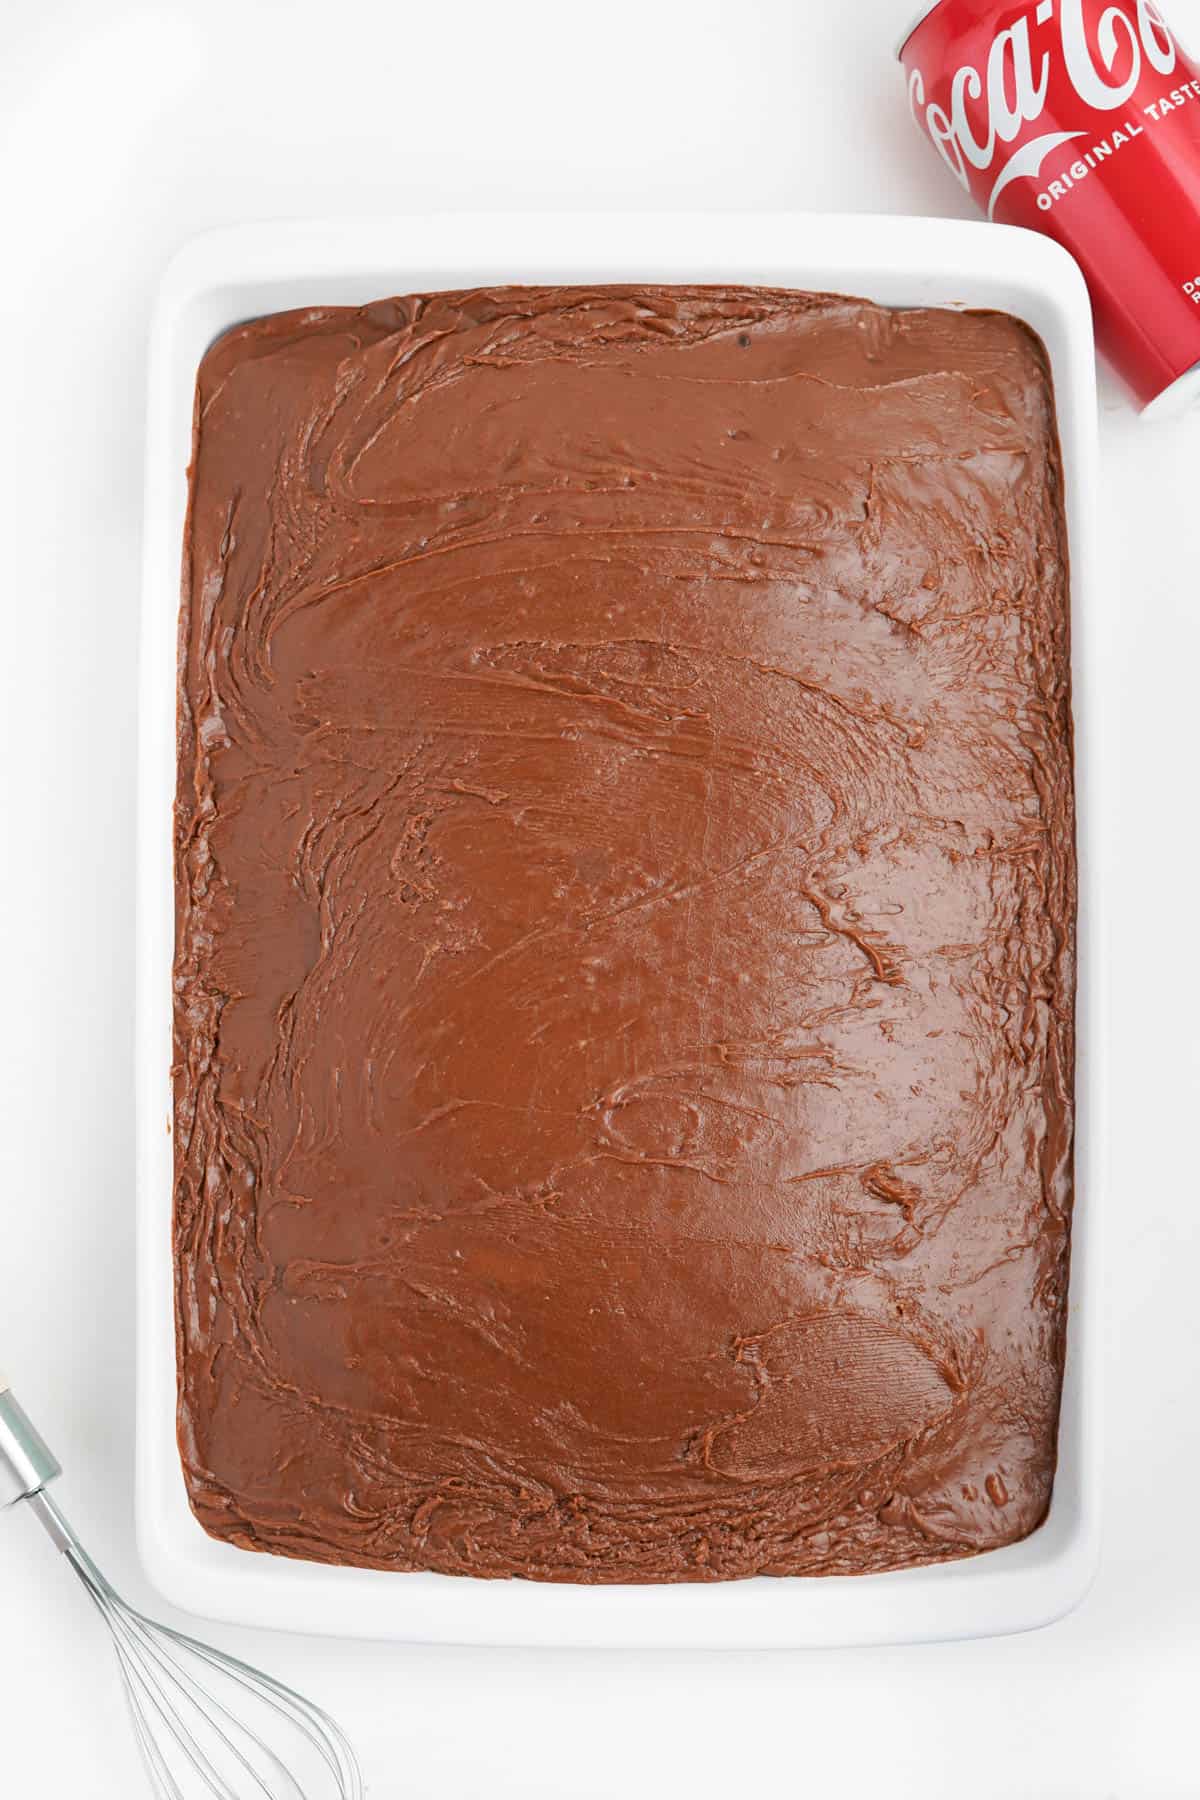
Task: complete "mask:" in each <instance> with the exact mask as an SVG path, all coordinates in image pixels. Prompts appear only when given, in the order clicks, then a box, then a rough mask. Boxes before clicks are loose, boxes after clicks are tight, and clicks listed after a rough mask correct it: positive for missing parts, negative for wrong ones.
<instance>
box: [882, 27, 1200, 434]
mask: <svg viewBox="0 0 1200 1800" xmlns="http://www.w3.org/2000/svg"><path fill="white" fill-rule="evenodd" d="M900 60H901V62H902V63H903V65H904V69H905V72H906V74H907V76H908V95H909V103H910V105H911V107H912V110H913V114H914V116H915V118H916V120H917V123H918V125H919V126H920V127H921V129H922V130H923V131H924V132H925V133H926V134H927V135H928V136H929V138H930V139H931V141H932V143H933V146H934V148H935V150H937V152H938V154H939V156H940V157H941V158H942V161H943V162H944V163H945V164H946V166H947V167H948V169H949V170H950V172H951V174H952V175H953V176H954V177H955V178H956V180H958V181H959V182H960V183H961V184H962V186H963V187H964V188H966V190H967V192H968V193H970V194H972V195H974V197H975V199H976V200H977V201H978V203H979V205H980V206H981V207H982V208H983V210H984V211H985V212H986V213H987V215H988V217H989V218H990V219H997V220H999V221H1001V222H1002V223H1004V224H1008V225H1023V226H1026V227H1030V228H1032V229H1033V230H1035V231H1042V232H1045V233H1046V234H1047V235H1048V236H1049V237H1053V238H1057V239H1058V241H1059V243H1060V244H1063V245H1065V246H1066V248H1067V249H1068V250H1069V251H1070V252H1071V253H1072V255H1073V256H1074V257H1075V259H1076V261H1077V262H1078V263H1079V265H1080V267H1081V268H1082V270H1083V272H1084V275H1085V276H1086V277H1087V282H1088V286H1089V288H1090V289H1091V294H1092V305H1093V308H1094V311H1095V315H1096V335H1097V339H1098V341H1099V343H1100V346H1101V348H1102V349H1103V350H1104V351H1105V353H1106V354H1107V356H1108V357H1109V359H1110V361H1111V362H1112V363H1113V364H1114V366H1115V367H1116V368H1117V370H1118V371H1119V373H1120V374H1121V375H1123V376H1124V378H1125V380H1126V381H1127V382H1128V383H1129V385H1130V387H1131V388H1132V389H1133V392H1134V394H1135V396H1136V397H1137V399H1138V401H1139V402H1140V403H1141V404H1142V405H1143V406H1148V405H1150V404H1151V403H1152V402H1154V401H1157V400H1159V399H1160V398H1161V397H1162V396H1164V395H1166V394H1167V393H1168V392H1170V393H1172V394H1173V396H1174V397H1178V398H1184V397H1185V393H1191V392H1193V391H1194V392H1195V393H1197V394H1200V68H1198V67H1197V65H1196V64H1195V63H1194V62H1191V61H1189V59H1188V58H1187V57H1186V56H1185V54H1184V52H1183V50H1182V48H1181V47H1180V45H1179V43H1178V42H1177V40H1176V38H1175V37H1174V35H1173V34H1172V32H1171V31H1170V29H1169V28H1168V26H1167V24H1166V21H1165V20H1164V19H1163V16H1162V14H1161V12H1160V11H1159V9H1158V7H1157V6H1156V5H1154V4H1152V3H1151V0H1123V3H1121V4H1114V3H1113V0H1026V3H1025V4H1023V5H1014V4H1013V3H1012V0H1009V3H1008V4H1007V5H1001V4H998V3H997V0H939V3H938V4H935V5H933V6H926V7H924V8H923V9H922V11H921V13H920V15H919V17H918V19H917V22H916V24H915V25H914V26H913V28H912V29H911V31H910V32H909V34H908V36H907V37H906V38H905V40H904V42H903V44H902V45H901V48H900ZM1180 382H1183V383H1185V384H1186V389H1185V390H1184V391H1180V389H1179V383H1180Z"/></svg>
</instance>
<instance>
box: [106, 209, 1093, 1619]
mask: <svg viewBox="0 0 1200 1800" xmlns="http://www.w3.org/2000/svg"><path fill="white" fill-rule="evenodd" d="M643 279H644V280H657V281H668V282H669V281H686V282H696V281H701V282H708V281H711V282H722V281H736V282H750V283H759V282H761V283H766V284H772V285H782V286H788V287H796V288H816V289H826V290H833V291H840V292H845V293H852V294H858V295H865V296H867V297H869V298H871V299H874V300H877V301H881V302H883V303H885V304H891V305H921V306H929V305H935V306H936V305H946V306H963V305H965V306H979V307H999V308H1002V309H1004V310H1006V311H1009V312H1013V313H1015V314H1017V315H1019V316H1020V317H1021V318H1023V319H1025V320H1027V321H1028V322H1029V324H1030V325H1032V326H1033V327H1034V329H1035V330H1037V331H1038V332H1040V333H1041V335H1042V337H1043V339H1044V340H1045V342H1046V345H1047V348H1048V350H1049V353H1050V359H1051V362H1052V364H1053V369H1054V377H1055V383H1056V387H1057V394H1058V407H1059V420H1060V428H1061V434H1062V444H1063V454H1064V463H1065V469H1066V489H1067V507H1068V514H1069V528H1070V537H1071V558H1072V570H1073V583H1072V585H1073V605H1074V619H1075V699H1076V723H1077V736H1078V753H1079V754H1078V761H1079V800H1080V829H1081V845H1080V847H1081V852H1082V883H1081V891H1082V916H1081V939H1080V996H1079V997H1080V1012H1079V1026H1080V1032H1079V1036H1080V1056H1079V1065H1078V1101H1079V1157H1078V1202H1077V1213H1076V1220H1075V1241H1074V1258H1073V1268H1072V1275H1071V1320H1070V1345H1069V1357H1068V1367H1067V1379H1066V1390H1065V1395H1064V1404H1063V1415H1062V1428H1061V1434H1060V1467H1059V1473H1058V1481H1057V1485H1056V1488H1055V1493H1054V1503H1053V1507H1052V1510H1051V1513H1050V1517H1049V1520H1048V1522H1047V1523H1046V1524H1045V1525H1044V1526H1043V1527H1042V1529H1041V1530H1040V1531H1038V1532H1036V1533H1035V1534H1034V1536H1033V1537H1032V1538H1030V1539H1028V1540H1027V1541H1026V1542H1025V1543H1023V1544H1020V1545H1017V1546H1014V1547H1013V1548H1010V1549H1005V1550H998V1551H993V1552H991V1553H989V1554H988V1555H985V1556H982V1557H980V1558H978V1559H976V1560H972V1561H968V1562H960V1563H953V1564H947V1565H945V1566H942V1567H938V1568H933V1569H922V1570H912V1571H906V1572H903V1573H899V1574H893V1575H873V1576H867V1577H860V1578H857V1579H846V1578H835V1579H829V1578H825V1579H817V1580H813V1579H808V1580H805V1579H797V1580H756V1581H749V1582H740V1583H733V1584H727V1585H713V1586H701V1587H692V1586H683V1587H649V1588H646V1587H641V1588H638V1587H627V1588H591V1589H588V1588H579V1587H569V1586H544V1585H538V1584H533V1583H526V1582H518V1581H507V1582H484V1581H473V1580H465V1579H459V1578H452V1577H447V1576H441V1575H425V1574H416V1575H396V1574H387V1573H379V1572H372V1571H367V1570H359V1569H333V1568H324V1567H320V1566H318V1565H316V1564H307V1563H300V1562H293V1561H288V1560H285V1559H283V1558H278V1557H270V1556H262V1555H257V1554H255V1553H253V1552H247V1551H243V1550H238V1549H235V1548H233V1547H232V1546H230V1545H227V1544H221V1543H217V1542H215V1541H214V1540H213V1539H211V1538H209V1537H208V1536H206V1534H205V1533H204V1532H203V1531H202V1530H201V1528H200V1526H199V1525H198V1524H197V1523H196V1521H195V1519H194V1518H193V1516H192V1514H191V1512H190V1510H189V1508H188V1504H187V1499H186V1496H185V1491H184V1483H183V1476H182V1472H181V1469H180V1464H179V1457H178V1454H177V1450H176V1443H175V1346H174V1322H173V1310H172V1262H171V1258H172V1248H171V1236H170V1217H171V1176H172V1148H171V1138H170V1135H169V1120H170V1112H171V1087H170V1073H169V1071H170V1063H171V959H172V950H173V936H174V910H173V887H172V879H173V878H172V859H171V805H172V798H173V791H174V760H175V654H176V623H177V613H178V606H179V572H180V549H181V543H182V536H183V524H184V512H185V507H186V502H187V481H186V470H187V465H188V460H189V455H190V446H191V425H192V393H193V384H194V379H195V373H196V367H197V364H198V363H199V361H200V358H201V356H202V354H203V352H204V350H205V348H206V347H207V345H208V344H209V343H210V342H211V341H212V339H213V338H214V337H215V336H216V335H217V334H218V333H219V332H221V331H223V330H224V329H225V328H226V327H227V326H229V325H232V324H234V323H235V322H236V321H239V320H242V319H246V318H251V317H253V316H255V315H257V314H261V313H267V312H274V311H277V310H280V309H282V308H288V307H297V306H305V305H312V304H317V303H320V304H330V303H360V302H363V301H367V300H372V299H377V298H379V297H381V296H384V295H387V294H392V293H404V292H413V291H418V292H419V291H428V290H431V289H437V288H445V287H466V286H472V285H476V284H484V283H500V282H510V281H522V282H528V281H553V282H559V281H601V282H602V281H625V280H643ZM1096 457H1097V441H1096V394H1095V366H1094V360H1093V349H1092V325H1091V312H1090V308H1089V304H1088V297H1087V292H1086V289H1085V287H1084V284H1083V280H1082V277H1081V276H1080V274H1079V271H1078V269H1077V268H1076V267H1075V264H1074V263H1073V262H1072V261H1071V259H1070V258H1069V257H1068V256H1067V255H1066V253H1065V252H1064V251H1062V250H1061V249H1059V248H1058V247H1057V246H1056V245H1054V244H1052V243H1050V242H1049V241H1048V240H1047V239H1045V238H1042V237H1038V236H1035V235H1034V234H1032V233H1029V232H1024V231H1016V230H1011V229H1008V228H1006V227H1002V226H995V225H982V224H978V225H977V224H963V223H958V222H951V221H945V220H935V219H898V218H862V217H820V216H800V215H787V214H785V215H761V214H760V215H746V214H742V215H729V214H713V215H708V216H703V215H691V216H681V215H665V216H663V215H652V214H641V215H636V214H635V215H626V216H619V217H613V216H602V215H590V216H589V215H587V214H579V215H572V216H570V217H565V216H564V217H560V216H554V215H545V214H543V215H527V216H509V217H505V216H502V215H488V216H472V215H465V214H446V215H440V216H437V217H420V218H413V217H410V218H396V219H391V220H384V221H369V222H366V221H364V222H348V223H343V224H299V225H270V226H240V227H236V228H234V229H231V230H227V231H221V232H217V233H214V234H211V235H209V236H206V237H203V238H200V239H198V240H197V241H196V242H194V243H192V244H190V245H188V246H187V247H186V248H185V249H184V250H182V251H181V252H180V253H179V255H178V256H177V257H176V258H175V260H174V261H173V262H172V264H171V265H170V268H169V269H168V271H167V273H166V275H165V277H164V280H163V283H162V287H161V290H160V293H159V298H158V306H157V311H156V314H155V320H154V327H153V339H152V349H151V361H150V389H149V434H148V446H147V479H146V547H145V589H144V596H143V609H144V610H143V619H142V666H141V751H140V783H141V786H140V827H139V850H138V855H139V871H138V904H139V918H138V950H137V955H138V964H137V978H138V996H137V1065H138V1077H137V1078H138V1198H137V1204H138V1247H139V1254H138V1401H137V1414H138V1453H137V1520H138V1540H139V1544H140V1547H141V1553H142V1558H143V1561H144V1563H145V1566H146V1569H147V1572H148V1574H149V1575H150V1578H151V1580H152V1581H153V1582H154V1584H155V1585H156V1586H157V1587H158V1588H159V1589H160V1590H161V1592H162V1593H163V1594H164V1595H165V1596H166V1597H167V1598H168V1599H169V1600H171V1601H173V1602H175V1603H176V1604H177V1605H179V1606H181V1607H184V1608H186V1609H187V1610H188V1611H191V1612H195V1613H202V1614H205V1615H207V1616H209V1617H212V1618H222V1619H228V1620H233V1621H238V1622H240V1623H244V1624H250V1625H259V1626H277V1627H285V1628H290V1629H293V1630H298V1631H319V1632H329V1633H334V1634H339V1635H343V1636H362V1637H383V1638H395V1639H401V1640H410V1641H417V1642H427V1643H474V1644H540V1645H581V1646H589V1647H606V1646H608V1647H642V1648H644V1647H666V1646H680V1647H714V1648H759V1647H761V1648H768V1647H796V1648H801V1647H832V1646H837V1645H851V1644H882V1643H901V1642H916V1641H920V1640H927V1639H936V1638H968V1637H982V1636H987V1635H993V1634H998V1633H1003V1632H1015V1631H1022V1630H1027V1629H1030V1628H1032V1627H1035V1626H1038V1625H1044V1624H1048V1623H1050V1622H1051V1621H1052V1620H1054V1619H1056V1618H1059V1617H1061V1616H1062V1614H1063V1613H1065V1612H1067V1611H1069V1610H1070V1609H1071V1608H1072V1607H1073V1606H1074V1605H1076V1604H1077V1603H1078V1601H1079V1600H1080V1599H1081V1598H1082V1596H1083V1594H1084V1593H1085V1591H1086V1589H1087V1587H1088V1585H1089V1584H1090V1582H1091V1579H1092V1576H1093V1574H1094V1572H1095V1569H1096V1565H1097V1560H1098V1556H1099V1517H1100V1444H1099V1411H1100V1407H1099V1392H1098V1383H1099V1361H1098V1351H1099V1343H1098V1332H1097V1319H1096V1306H1097V1298H1098V1296H1097V1281H1096V1242H1097V1228H1098V1225H1099V1222H1100V1219H1101V1217H1102V1214H1103V1208H1104V1185H1105V1180H1106V1154H1105V1145H1104V1132H1105V1124H1106V1119H1107V1096H1106V1052H1107V1043H1106V1037H1107V1034H1106V1026H1105V992H1104V989H1105V983H1106V978H1107V957H1106V954H1105V948H1104V935H1103V933H1104V927H1103V919H1102V907H1103V903H1104V894H1105V889H1106V885H1107V884H1106V881H1105V862H1106V847H1105V843H1104V833H1105V830H1106V829H1107V801H1106V795H1107V794H1108V793H1109V792H1110V788H1109V782H1108V778H1107V773H1106V770H1105V768H1104V757H1105V754H1106V750H1105V745H1106V741H1107V738H1108V736H1109V734H1108V732H1107V730H1106V728H1105V722H1104V719H1103V717H1102V713H1101V705H1102V699H1103V692H1104V681H1103V670H1104V664H1105V659H1106V654H1107V650H1106V645H1107V637H1108V618H1107V616H1106V614H1105V611H1104V610H1103V609H1104V604H1105V603H1104V594H1103V588H1102V586H1101V584H1100V583H1099V581H1098V579H1097V569H1096V562H1095V547H1094V523H1095V517H1094V515H1095V506H1096Z"/></svg>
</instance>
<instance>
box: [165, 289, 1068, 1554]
mask: <svg viewBox="0 0 1200 1800" xmlns="http://www.w3.org/2000/svg"><path fill="white" fill-rule="evenodd" d="M184 587H185V595H184V606H183V615H182V626H181V639H180V680H179V765H178V766H179V782H178V803H177V811H176V871H177V896H178V903H177V949H176V964H175V1007H176V1010H175V1033H176V1067H175V1096H176V1104H175V1134H176V1136H175V1166H176V1185H175V1250H176V1270H177V1325H178V1351H179V1430H180V1445H181V1450H182V1456H183V1464H184V1469H185V1472H186V1477H187V1483H188V1489H189V1493H190V1497H191V1502H192V1505H193V1507H194V1509H195V1512H196V1514H197V1516H198V1518H199V1519H200V1521H201V1522H202V1524H203V1525H204V1526H205V1528H206V1529H207V1530H208V1531H210V1532H211V1533H213V1534H214V1535H216V1536H218V1537H222V1538H225V1539H229V1540H231V1541H232V1542H234V1543H235V1544H239V1545H243V1546H245V1547H247V1548H251V1549H258V1550H267V1551H273V1552H277V1553H282V1554H285V1555H289V1556H298V1557H306V1558H311V1559H315V1560H319V1561H327V1562H339V1563H355V1564H363V1565H368V1566H371V1567H380V1568H390V1569H398V1570H404V1569H436V1570H442V1571H445V1572H447V1573H456V1574H471V1575H480V1576H511V1575H522V1576H528V1577H534V1578H537V1579H544V1580H554V1581H580V1582H659V1581H684V1580H713V1579H723V1578H729V1577H735V1576H747V1575H753V1574H759V1573H772V1574H779V1575H783V1574H823V1573H839V1574H845V1573H861V1572H867V1571H873V1570H882V1569H891V1568H897V1567H902V1566H906V1565H911V1564H918V1563H929V1562H936V1561H940V1560H943V1559H946V1558H950V1557H958V1556H964V1555H969V1554H972V1553H974V1552H978V1551H983V1550H987V1549H990V1548H992V1547H994V1546H997V1545H1001V1544H1006V1543H1010V1542H1012V1541H1014V1540H1016V1539H1018V1538H1021V1537H1022V1536H1024V1535H1025V1534H1027V1533H1029V1532H1030V1531H1032V1530H1033V1529H1034V1528H1035V1527H1036V1526H1037V1525H1038V1524H1039V1523H1040V1522H1041V1521H1042V1519H1043V1518H1044V1516H1045V1513H1046V1510H1047V1506H1048V1503H1049V1500H1050V1494H1051V1485H1052V1480H1053V1472H1054V1464H1055V1441H1056V1431H1057V1418H1058V1408H1059V1391H1060V1382H1061V1374H1062V1364H1063V1352H1064V1321H1065V1309H1066V1286H1067V1260H1068V1239H1069V1220H1070V1210H1071V1200H1072V1173H1071V1167H1072V1086H1073V1001H1074V960H1073V958H1074V918H1075V897H1076V873H1075V853H1074V817H1073V787H1072V756H1071V721H1070V686H1069V682H1070V676H1069V614H1068V603H1067V557H1066V540H1065V529H1064V523H1063V511H1062V496H1061V474H1060V464H1059V453H1058V445H1057V437H1056V430H1055V421H1054V407H1053V396H1052V391H1051V386H1050V381H1049V376H1048V372H1047V366H1046V361H1045V357H1044V354H1043V352H1042V349H1041V347H1040V345H1039V344H1038V342H1037V340H1036V339H1035V338H1034V337H1033V336H1032V334H1031V333H1030V332H1029V331H1028V330H1027V329H1026V328H1025V327H1024V326H1022V325H1021V324H1019V323H1017V322H1016V321H1014V320H1012V319H1009V318H1007V317H1004V316H1000V315H995V314H963V313H954V312H949V311H888V310H883V309H881V308H878V307H875V306H871V305H867V304H864V303H861V302H858V301H853V300H846V299H840V298H836V297H828V296H813V295H808V294H798V293H789V292H779V291H771V290H764V289H753V288H736V289H716V288H661V287H627V288H599V289H584V288H579V289H562V288H558V289H555V288H545V289H520V288H509V289H497V290H495V291H487V292H475V293H457V294H434V295H429V296H422V297H416V298H407V299H397V300H388V301H384V302H381V303H379V304H377V305H372V306H367V307H363V308H361V309H358V310H352V309H346V308H316V309H312V310H309V311H304V312H294V313H289V314H283V315H279V316H276V317H272V318H267V319H260V320H257V321H255V322H253V323H251V324H248V325H245V326H242V327H239V328H238V329H236V330H234V331H232V332H230V333H229V334H228V335H227V336H225V337H223V338H222V339H221V340H220V341H219V342H218V343H217V344H215V345H214V346H213V348H212V349H211V350H210V351H209V353H208V355H207V356H206V357H205V359H204V362H203V365H202V367H201V369H200V374H199V383H198V391H197V408H196V435H195V452H194V462H193V469H192V500H191V510H190V519H189V526H188V536H187V549H186V557H185V583H184Z"/></svg>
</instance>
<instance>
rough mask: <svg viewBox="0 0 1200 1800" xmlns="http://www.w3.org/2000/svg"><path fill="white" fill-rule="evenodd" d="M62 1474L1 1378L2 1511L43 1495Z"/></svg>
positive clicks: (0, 1452)
mask: <svg viewBox="0 0 1200 1800" xmlns="http://www.w3.org/2000/svg"><path fill="white" fill-rule="evenodd" d="M61 1474H62V1468H61V1467H60V1465H59V1463H58V1461H57V1460H56V1458H55V1457H54V1456H53V1455H52V1454H51V1452H50V1450H49V1449H48V1448H47V1446H46V1444H45V1443H44V1442H43V1441H42V1438H41V1436H40V1435H39V1433H38V1431H37V1429H36V1427H35V1426H34V1425H33V1424H32V1422H31V1420H30V1418H29V1416H28V1414H27V1413H26V1412H25V1410H24V1408H23V1407H22V1406H21V1404H20V1402H19V1401H18V1400H17V1397H16V1395H15V1394H14V1393H13V1391H12V1389H11V1388H10V1387H9V1385H8V1383H7V1381H6V1380H5V1379H4V1376H3V1375H0V1510H2V1509H3V1508H4V1507H6V1506H11V1505H12V1504H13V1503H14V1501H17V1500H28V1499H29V1498H30V1497H31V1496H32V1495H33V1494H40V1493H41V1491H42V1489H43V1488H44V1487H46V1486H48V1485H49V1483H50V1482H52V1481H54V1480H56V1479H57V1477H58V1476H59V1475H61Z"/></svg>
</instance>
